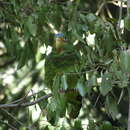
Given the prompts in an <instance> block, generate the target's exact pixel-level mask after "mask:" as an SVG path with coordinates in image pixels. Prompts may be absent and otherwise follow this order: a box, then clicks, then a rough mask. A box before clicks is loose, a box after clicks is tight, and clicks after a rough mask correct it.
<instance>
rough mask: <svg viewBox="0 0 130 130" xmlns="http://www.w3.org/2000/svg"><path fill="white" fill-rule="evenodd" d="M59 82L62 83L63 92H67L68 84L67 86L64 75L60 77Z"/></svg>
mask: <svg viewBox="0 0 130 130" xmlns="http://www.w3.org/2000/svg"><path fill="white" fill-rule="evenodd" d="M61 82H62V87H63V89H64V90H67V88H68V84H67V76H66V75H62V77H61Z"/></svg>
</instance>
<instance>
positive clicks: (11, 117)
mask: <svg viewBox="0 0 130 130" xmlns="http://www.w3.org/2000/svg"><path fill="white" fill-rule="evenodd" d="M2 111H4V112H5V113H6V114H8V115H9V116H10V117H11V118H12V119H13V120H15V121H16V122H17V123H19V124H20V125H21V126H23V125H24V124H23V123H22V122H20V121H19V120H17V119H16V118H15V117H14V116H13V115H12V114H11V113H9V112H8V111H7V110H5V109H3V108H2Z"/></svg>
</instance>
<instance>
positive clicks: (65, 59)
mask: <svg viewBox="0 0 130 130" xmlns="http://www.w3.org/2000/svg"><path fill="white" fill-rule="evenodd" d="M78 62H79V57H78V55H77V52H76V49H75V48H74V46H73V45H72V44H70V43H68V40H66V39H65V36H64V34H63V33H58V34H56V35H55V43H54V49H52V52H51V53H50V54H49V55H47V56H46V59H45V84H46V85H47V86H48V88H50V89H51V90H52V92H53V90H54V88H53V87H55V86H53V83H54V79H55V77H56V76H59V78H61V77H62V76H63V74H64V73H69V72H73V71H74V70H75V67H74V66H75V65H76V64H78ZM78 78H79V77H78V75H67V81H66V82H67V85H68V88H67V90H66V91H68V92H66V93H65V95H64V96H65V99H66V106H67V109H68V110H67V111H68V114H69V116H70V117H71V118H76V117H77V116H78V114H79V110H80V108H81V105H82V103H81V100H82V97H81V96H80V94H79V93H78V91H76V90H75V86H76V84H77V81H78ZM60 87H61V85H59V89H61V88H60ZM69 89H71V90H73V89H74V91H69Z"/></svg>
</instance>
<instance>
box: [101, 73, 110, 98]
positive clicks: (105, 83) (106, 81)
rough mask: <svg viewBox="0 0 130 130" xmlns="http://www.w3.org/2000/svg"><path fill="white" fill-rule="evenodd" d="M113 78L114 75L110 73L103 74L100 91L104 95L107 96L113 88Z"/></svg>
mask: <svg viewBox="0 0 130 130" xmlns="http://www.w3.org/2000/svg"><path fill="white" fill-rule="evenodd" d="M111 78H112V76H111V74H109V73H106V74H104V75H103V76H102V82H101V86H100V92H101V94H102V95H103V96H105V95H106V94H107V93H108V92H109V91H111V89H112V83H111Z"/></svg>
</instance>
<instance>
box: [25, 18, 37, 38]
mask: <svg viewBox="0 0 130 130" xmlns="http://www.w3.org/2000/svg"><path fill="white" fill-rule="evenodd" d="M26 27H27V28H28V31H29V32H30V33H31V34H32V36H36V32H37V25H36V24H34V23H33V18H32V17H29V18H28V20H27V22H26Z"/></svg>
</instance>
